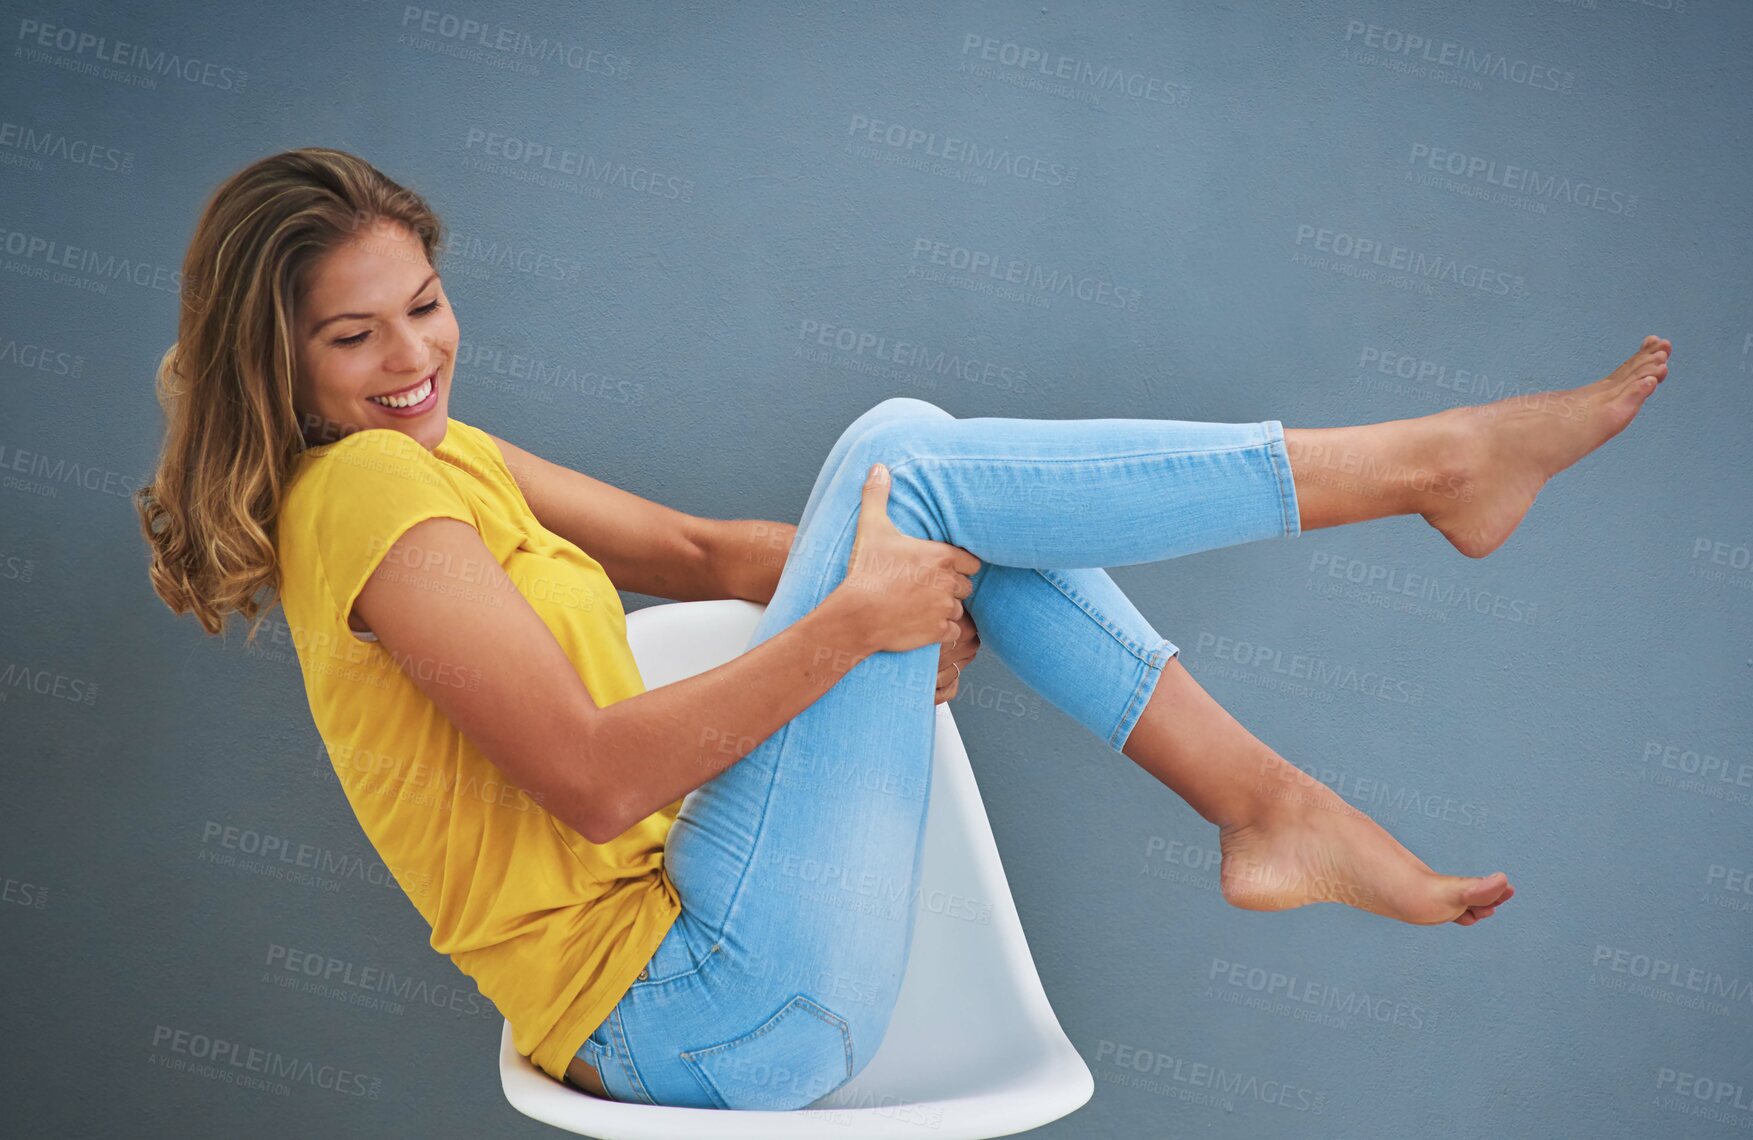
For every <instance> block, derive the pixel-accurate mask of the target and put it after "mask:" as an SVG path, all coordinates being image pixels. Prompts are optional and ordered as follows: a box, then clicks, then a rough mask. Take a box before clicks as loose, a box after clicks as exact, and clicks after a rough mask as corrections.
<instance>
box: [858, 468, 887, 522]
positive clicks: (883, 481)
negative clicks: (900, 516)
mask: <svg viewBox="0 0 1753 1140" xmlns="http://www.w3.org/2000/svg"><path fill="white" fill-rule="evenodd" d="M863 494H864V497H863V499H862V501H861V504H860V507H859V513H858V521H859V525H860V526H864V525H866V524H867V522H868V524H869V525H873V526H874V525H875V524H876V521H877V520H878V519H881V520H882V521H883V522H885V523H886V522H888V521H889V469H888V468H887V467H884V466H883V465H882V464H881V463H873V464H871V465H870V470H869V471H867V472H865V475H864V492H863Z"/></svg>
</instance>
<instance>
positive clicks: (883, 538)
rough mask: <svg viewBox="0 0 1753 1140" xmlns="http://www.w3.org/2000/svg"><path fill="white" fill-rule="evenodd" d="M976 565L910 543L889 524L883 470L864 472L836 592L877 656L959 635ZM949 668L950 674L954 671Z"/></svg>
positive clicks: (933, 546)
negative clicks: (849, 546)
mask: <svg viewBox="0 0 1753 1140" xmlns="http://www.w3.org/2000/svg"><path fill="white" fill-rule="evenodd" d="M980 565H981V564H980V560H979V559H978V558H976V557H975V556H974V555H972V554H970V553H968V552H967V551H966V550H963V549H962V548H961V547H959V546H956V545H953V544H951V543H948V542H936V541H933V540H931V539H926V538H914V537H913V536H912V535H910V534H903V533H901V532H900V531H899V530H897V529H896V528H895V524H894V523H892V522H890V521H889V473H888V469H887V468H886V467H884V466H883V465H882V464H880V463H876V464H872V465H871V469H870V471H869V472H868V473H866V475H865V480H864V500H863V502H862V503H861V505H860V507H859V511H858V533H857V534H856V535H855V536H854V537H853V540H852V554H851V556H850V557H849V558H848V560H847V565H846V578H845V580H844V581H842V582H841V583H840V585H838V586H836V587H834V593H836V594H838V595H840V596H841V597H842V598H843V599H844V604H845V605H847V606H849V607H851V608H852V610H853V611H854V612H855V613H856V614H857V615H858V616H857V620H858V621H859V622H861V623H862V625H863V628H864V629H865V631H867V633H868V635H869V640H870V644H871V646H872V648H873V649H875V650H876V651H878V652H897V653H904V652H906V651H908V650H912V649H918V648H920V647H922V646H926V645H930V644H932V643H933V642H939V643H942V644H945V645H948V644H952V643H955V644H957V647H958V651H959V650H960V648H961V646H960V644H959V642H960V638H961V637H962V630H961V626H960V625H959V624H958V623H959V622H960V619H961V617H962V613H963V611H962V599H963V598H965V597H967V596H968V595H969V594H971V593H973V592H974V584H973V582H972V581H971V580H970V579H969V575H971V574H973V573H975V572H976V571H978V570H979V569H980ZM953 671H954V670H952V672H953Z"/></svg>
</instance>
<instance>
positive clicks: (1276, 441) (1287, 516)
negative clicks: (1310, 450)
mask: <svg viewBox="0 0 1753 1140" xmlns="http://www.w3.org/2000/svg"><path fill="white" fill-rule="evenodd" d="M1266 451H1267V454H1268V456H1269V458H1270V459H1271V461H1272V479H1273V482H1275V483H1276V484H1277V485H1278V521H1279V525H1280V526H1282V527H1283V529H1284V534H1285V537H1287V538H1290V537H1294V536H1295V535H1296V534H1300V533H1301V532H1302V527H1301V525H1300V520H1298V525H1294V526H1293V524H1292V519H1291V512H1290V506H1291V502H1292V500H1293V499H1294V497H1295V492H1294V490H1291V491H1287V490H1286V489H1285V476H1286V475H1287V474H1289V473H1290V445H1289V444H1288V443H1286V442H1285V441H1284V428H1283V426H1282V425H1280V427H1279V429H1278V431H1277V432H1274V431H1273V430H1272V429H1271V428H1270V427H1268V428H1266ZM1293 487H1294V484H1293ZM1299 513H1300V512H1299Z"/></svg>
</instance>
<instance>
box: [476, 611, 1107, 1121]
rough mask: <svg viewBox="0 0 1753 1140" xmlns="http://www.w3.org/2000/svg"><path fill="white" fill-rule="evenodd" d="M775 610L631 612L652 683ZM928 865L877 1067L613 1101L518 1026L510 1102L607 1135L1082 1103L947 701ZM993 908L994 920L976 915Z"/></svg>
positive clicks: (1062, 1109) (689, 671) (1073, 1065)
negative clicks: (702, 1101) (719, 1106)
mask: <svg viewBox="0 0 1753 1140" xmlns="http://www.w3.org/2000/svg"><path fill="white" fill-rule="evenodd" d="M763 612H765V607H763V606H761V605H758V604H756V603H753V602H746V601H739V600H720V601H710V602H676V603H671V604H667V605H658V606H650V607H647V608H645V609H642V610H638V611H635V612H634V613H631V614H628V615H627V640H628V643H629V644H630V645H631V646H632V649H633V654H634V657H635V659H636V660H637V661H638V662H639V671H640V674H641V675H642V676H643V677H644V679H645V684H646V687H647V688H652V689H655V688H658V687H659V686H661V685H668V684H670V683H672V682H674V681H679V680H681V679H682V678H684V677H690V676H693V675H694V674H696V673H701V672H704V671H705V670H707V669H711V668H713V667H715V666H718V665H722V664H723V663H724V662H726V661H728V660H730V659H731V658H733V657H736V656H738V655H739V654H741V653H742V652H743V650H744V648H745V647H746V646H747V645H748V641H749V638H750V636H751V635H753V633H754V631H755V625H756V623H757V622H758V621H759V619H760V617H761V615H762V613H763ZM924 861H925V866H924V870H923V872H922V884H921V891H920V899H921V906H920V908H919V913H918V918H917V920H916V923H915V928H914V937H913V946H912V950H911V951H910V953H909V957H908V964H907V974H906V977H905V978H904V979H903V980H902V984H901V992H900V997H899V1004H898V1005H897V1006H896V1008H895V1013H894V1017H893V1019H892V1020H891V1022H890V1025H889V1030H888V1034H887V1036H885V1037H884V1039H883V1043H882V1046H881V1048H879V1049H878V1050H877V1054H876V1056H875V1057H873V1058H871V1061H870V1063H869V1065H867V1066H866V1067H865V1068H864V1069H863V1070H861V1071H860V1072H859V1074H858V1075H857V1076H856V1077H854V1078H853V1079H852V1080H851V1081H849V1082H847V1083H846V1084H845V1085H843V1086H841V1087H840V1088H838V1089H836V1090H835V1091H834V1092H832V1093H829V1094H828V1095H827V1096H824V1097H823V1098H822V1099H821V1100H818V1101H816V1102H815V1104H813V1105H811V1106H810V1107H809V1108H803V1109H797V1110H795V1111H792V1112H765V1111H762V1112H755V1111H717V1110H712V1109H699V1108H665V1107H659V1106H652V1105H642V1104H624V1103H617V1102H612V1101H605V1100H601V1099H599V1098H597V1097H593V1096H590V1095H588V1094H585V1093H582V1092H577V1091H575V1090H573V1089H571V1088H569V1087H567V1086H566V1085H563V1084H561V1083H560V1082H558V1081H556V1080H553V1079H552V1078H550V1077H549V1076H548V1075H547V1074H546V1073H543V1072H542V1071H541V1070H540V1069H538V1068H536V1067H535V1066H534V1065H532V1064H531V1063H530V1062H529V1060H528V1059H527V1058H525V1057H523V1056H522V1055H520V1054H519V1053H518V1052H517V1050H516V1049H514V1048H513V1047H512V1042H511V1026H510V1025H509V1024H508V1025H506V1026H505V1030H504V1032H503V1034H502V1036H501V1040H500V1045H499V1073H500V1079H501V1082H502V1083H503V1085H504V1088H505V1097H506V1099H507V1100H509V1101H510V1102H511V1103H512V1105H513V1106H514V1107H515V1108H516V1109H517V1110H518V1111H519V1112H522V1113H524V1114H525V1115H526V1116H531V1117H534V1118H535V1119H537V1120H540V1121H543V1122H544V1123H547V1124H552V1125H554V1126H555V1127H556V1128H563V1129H566V1130H567V1131H570V1132H577V1133H583V1134H586V1135H590V1136H598V1137H602V1138H604V1140H698V1138H702V1137H735V1138H746V1140H777V1138H783V1137H803V1136H810V1137H820V1136H831V1137H844V1138H846V1140H863V1138H866V1137H909V1138H917V1137H929V1138H931V1140H975V1138H984V1137H991V1136H1009V1135H1013V1134H1015V1133H1018V1132H1023V1131H1027V1130H1028V1129H1031V1128H1038V1127H1040V1126H1041V1125H1043V1124H1047V1123H1049V1122H1051V1121H1054V1120H1057V1119H1059V1118H1060V1117H1062V1116H1065V1115H1066V1114H1068V1113H1071V1112H1074V1111H1076V1110H1077V1109H1078V1108H1080V1107H1082V1106H1083V1105H1084V1103H1085V1102H1087V1101H1088V1100H1089V1099H1090V1095H1091V1093H1093V1092H1094V1090H1095V1081H1094V1080H1093V1079H1092V1078H1091V1076H1090V1071H1089V1067H1088V1066H1087V1065H1085V1064H1084V1061H1083V1058H1082V1057H1081V1056H1079V1055H1078V1052H1077V1050H1076V1049H1074V1048H1073V1047H1072V1045H1071V1042H1070V1041H1069V1040H1067V1039H1066V1036H1065V1032H1064V1030H1062V1029H1061V1028H1060V1027H1059V1022H1058V1019H1057V1018H1055V1017H1054V1015H1053V1010H1052V1007H1051V1006H1049V1005H1048V1004H1047V995H1046V993H1045V992H1043V991H1042V989H1041V979H1040V977H1039V975H1037V974H1036V973H1035V963H1034V960H1033V959H1032V958H1031V957H1030V956H1029V946H1028V942H1027V941H1026V940H1025V939H1024V937H1023V928H1022V923H1021V922H1020V921H1019V920H1018V918H1017V912H1016V904H1015V903H1014V902H1013V901H1012V899H1011V896H1010V884H1009V883H1008V882H1007V881H1006V879H1005V877H1004V867H1003V865H1002V864H1000V862H999V859H998V848H997V846H996V845H995V844H994V843H993V841H992V829H991V827H990V825H989V824H988V823H987V821H986V809H985V806H984V805H983V804H982V803H981V800H980V789H979V788H978V786H976V784H975V782H974V772H973V769H972V768H971V767H969V764H968V754H967V752H966V751H964V750H963V748H962V740H961V736H960V735H959V734H958V733H957V732H956V722H955V719H954V718H953V717H952V716H951V715H950V710H949V706H948V704H942V705H938V706H937V736H936V744H935V748H934V752H933V757H932V772H931V803H930V809H929V811H928V813H927V817H926V827H925V853H924ZM969 900H971V904H970V901H969ZM946 901H947V904H948V905H946ZM988 907H989V910H990V913H989V915H986V917H985V918H984V920H982V919H981V918H979V917H975V916H971V915H970V912H971V911H977V912H980V913H984V912H985V911H986V910H987V909H988Z"/></svg>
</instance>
